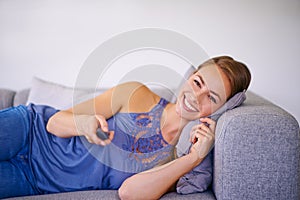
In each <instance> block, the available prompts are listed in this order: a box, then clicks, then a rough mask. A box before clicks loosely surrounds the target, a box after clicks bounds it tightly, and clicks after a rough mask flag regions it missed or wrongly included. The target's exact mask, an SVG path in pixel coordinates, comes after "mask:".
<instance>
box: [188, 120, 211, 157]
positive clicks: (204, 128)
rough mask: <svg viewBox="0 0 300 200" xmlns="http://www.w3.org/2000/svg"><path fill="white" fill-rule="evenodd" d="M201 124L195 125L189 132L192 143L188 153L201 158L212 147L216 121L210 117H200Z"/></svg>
mask: <svg viewBox="0 0 300 200" xmlns="http://www.w3.org/2000/svg"><path fill="white" fill-rule="evenodd" d="M200 121H201V122H202V123H201V124H198V125H195V126H194V127H193V128H192V130H191V132H190V141H191V143H193V146H192V148H191V149H190V153H191V154H194V155H195V156H197V157H198V159H203V158H204V157H205V156H206V155H207V154H208V153H209V151H210V150H211V149H212V147H213V144H214V141H215V129H216V122H215V121H214V120H212V119H210V118H201V119H200Z"/></svg>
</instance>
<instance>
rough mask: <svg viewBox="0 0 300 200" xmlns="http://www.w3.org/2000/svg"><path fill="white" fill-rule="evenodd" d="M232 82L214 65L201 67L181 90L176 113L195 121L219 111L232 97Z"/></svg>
mask: <svg viewBox="0 0 300 200" xmlns="http://www.w3.org/2000/svg"><path fill="white" fill-rule="evenodd" d="M230 93H231V88H230V82H229V79H228V78H227V76H226V75H225V74H224V72H223V71H222V70H221V69H220V68H219V67H217V66H216V65H214V64H210V65H206V66H203V67H201V68H200V69H199V70H198V71H197V72H195V73H194V74H192V75H191V76H190V77H189V79H188V80H187V82H186V83H185V84H184V86H183V87H182V88H181V91H180V93H179V96H178V99H177V102H176V112H177V114H179V115H180V116H181V118H184V119H187V120H195V119H199V118H200V117H205V116H209V115H210V114H212V113H213V112H215V111H216V110H218V109H219V108H220V107H221V106H222V105H223V104H224V103H225V102H226V100H227V98H228V97H229V96H230Z"/></svg>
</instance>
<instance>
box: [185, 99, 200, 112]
mask: <svg viewBox="0 0 300 200" xmlns="http://www.w3.org/2000/svg"><path fill="white" fill-rule="evenodd" d="M184 104H185V105H186V107H188V108H189V109H190V110H192V111H195V112H197V110H196V109H195V108H194V107H193V106H192V105H191V104H190V103H189V102H188V101H187V99H186V98H184Z"/></svg>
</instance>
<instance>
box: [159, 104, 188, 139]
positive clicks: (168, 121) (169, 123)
mask: <svg viewBox="0 0 300 200" xmlns="http://www.w3.org/2000/svg"><path fill="white" fill-rule="evenodd" d="M188 122H189V121H187V120H184V119H182V118H181V117H180V116H179V115H178V114H177V113H176V104H174V103H169V104H168V105H167V106H166V108H165V110H164V112H163V116H162V122H161V131H162V134H163V137H164V139H165V140H166V141H167V142H169V143H170V144H176V143H177V141H178V139H179V136H180V133H181V131H182V129H183V128H184V126H185V125H186V124H187V123H188Z"/></svg>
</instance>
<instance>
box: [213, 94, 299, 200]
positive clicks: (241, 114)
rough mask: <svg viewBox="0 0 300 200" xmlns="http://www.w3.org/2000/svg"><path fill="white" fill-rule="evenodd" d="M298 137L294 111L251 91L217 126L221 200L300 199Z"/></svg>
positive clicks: (216, 160) (216, 169) (215, 182)
mask: <svg viewBox="0 0 300 200" xmlns="http://www.w3.org/2000/svg"><path fill="white" fill-rule="evenodd" d="M299 134H300V133H299V124H298V122H297V121H296V120H295V118H293V117H292V116H291V115H290V114H289V113H287V112H286V111H284V110H283V109H281V108H279V107H277V106H275V105H274V104H272V103H270V102H269V101H267V100H265V99H263V98H260V97H259V96H257V95H255V94H253V93H251V92H248V93H247V100H246V102H245V103H244V104H243V105H242V106H241V107H238V108H236V109H233V110H231V111H228V112H227V113H225V114H224V115H222V116H221V117H220V119H219V121H218V124H217V130H216V144H215V148H214V154H215V156H214V175H213V189H214V192H215V195H216V197H217V199H300V161H299V160H300V145H299V143H300V136H299Z"/></svg>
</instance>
